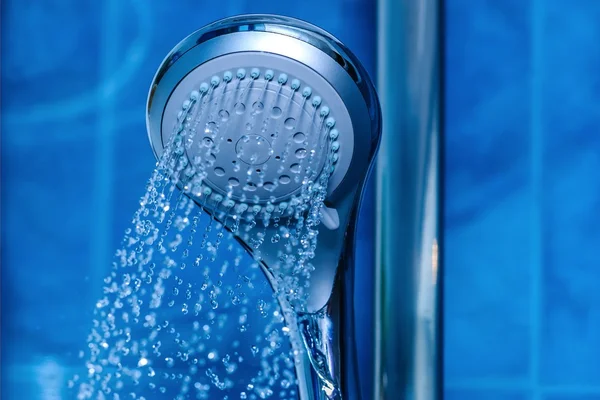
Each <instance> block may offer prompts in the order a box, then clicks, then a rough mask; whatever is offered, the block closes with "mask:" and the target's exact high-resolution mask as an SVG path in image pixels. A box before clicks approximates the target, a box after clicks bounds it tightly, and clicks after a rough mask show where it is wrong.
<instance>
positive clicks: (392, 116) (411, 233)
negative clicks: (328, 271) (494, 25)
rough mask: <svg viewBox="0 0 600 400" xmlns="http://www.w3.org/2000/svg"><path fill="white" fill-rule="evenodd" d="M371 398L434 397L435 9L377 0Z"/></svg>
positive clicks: (437, 376) (412, 1)
mask: <svg viewBox="0 0 600 400" xmlns="http://www.w3.org/2000/svg"><path fill="white" fill-rule="evenodd" d="M378 8H379V10H378V19H379V21H378V24H379V49H378V61H379V70H378V84H379V95H380V100H381V105H382V113H383V130H384V131H383V134H382V143H381V148H380V153H379V159H378V165H377V198H378V204H377V261H376V268H377V271H376V284H377V290H376V295H377V299H376V312H375V329H376V341H375V359H376V360H375V382H376V385H375V391H376V393H375V395H374V398H375V399H378V400H405V399H406V400H433V399H441V398H442V379H441V378H442V374H441V369H442V363H441V357H442V351H441V346H440V344H441V337H442V332H441V326H442V324H441V316H442V315H441V288H442V284H441V279H440V278H441V276H442V274H441V269H440V263H439V256H438V254H441V252H440V245H441V243H440V223H439V215H440V209H441V205H440V200H439V199H440V188H441V187H440V184H439V182H440V179H439V178H440V166H441V161H440V160H441V159H440V157H441V153H440V144H441V143H440V138H441V135H440V84H441V79H440V67H439V65H440V59H441V57H440V49H441V46H440V45H441V43H440V40H439V31H440V28H439V25H440V22H441V19H440V15H441V6H440V0H380V1H379V5H378Z"/></svg>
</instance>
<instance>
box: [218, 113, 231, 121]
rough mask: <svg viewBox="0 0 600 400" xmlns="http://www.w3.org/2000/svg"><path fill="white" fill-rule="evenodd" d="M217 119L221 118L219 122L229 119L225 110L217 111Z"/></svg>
mask: <svg viewBox="0 0 600 400" xmlns="http://www.w3.org/2000/svg"><path fill="white" fill-rule="evenodd" d="M219 118H221V121H223V122H225V121H227V120H228V119H229V112H228V111H227V110H221V111H219Z"/></svg>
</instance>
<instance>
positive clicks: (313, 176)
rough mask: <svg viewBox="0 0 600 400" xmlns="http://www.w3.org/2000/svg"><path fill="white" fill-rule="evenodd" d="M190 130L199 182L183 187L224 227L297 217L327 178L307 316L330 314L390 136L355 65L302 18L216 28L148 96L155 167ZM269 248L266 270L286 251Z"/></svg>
mask: <svg viewBox="0 0 600 400" xmlns="http://www.w3.org/2000/svg"><path fill="white" fill-rule="evenodd" d="M184 127H185V128H186V129H187V130H188V131H189V132H191V133H190V134H189V135H188V136H187V137H186V138H185V139H180V140H182V141H185V142H186V143H185V145H181V149H182V150H181V152H183V153H185V156H184V157H183V163H182V164H181V163H180V165H179V166H178V168H179V169H178V170H177V172H178V173H179V174H180V175H181V176H187V177H188V178H189V179H188V180H187V181H186V180H185V179H181V181H180V183H179V185H180V186H184V189H185V192H186V194H188V195H189V196H190V197H192V198H193V199H194V200H195V201H196V202H197V203H198V204H200V205H202V206H203V207H204V208H205V210H207V211H208V212H210V213H212V214H213V215H215V216H217V217H220V219H221V220H224V221H225V220H227V218H228V217H231V216H233V215H239V216H240V218H245V217H248V218H256V219H261V218H262V219H264V218H275V217H280V218H285V217H286V216H290V215H293V214H294V213H295V212H298V206H299V205H302V204H304V201H303V196H305V195H306V193H305V192H306V191H305V190H304V191H303V185H305V184H306V182H307V181H311V182H315V183H316V187H317V188H319V187H318V183H319V179H318V178H319V177H321V176H324V175H326V176H327V179H326V180H323V181H322V182H326V186H327V187H326V188H320V189H321V190H322V192H323V196H324V204H325V207H323V208H322V210H321V212H320V213H321V222H322V225H323V226H324V227H323V228H321V229H320V236H319V249H320V250H319V253H321V254H322V256H319V255H318V254H317V256H316V257H315V258H316V260H315V262H313V264H315V272H314V273H313V275H314V276H313V277H312V278H311V286H313V289H311V292H315V294H314V295H312V294H311V295H310V296H309V297H308V298H309V304H308V309H309V310H312V311H314V310H316V309H319V308H321V307H323V306H324V304H325V303H326V301H327V299H328V298H329V294H330V293H331V289H332V286H333V281H334V278H335V271H336V267H337V263H338V262H337V261H338V259H339V256H340V254H341V251H342V248H343V244H344V234H345V232H346V229H347V226H348V224H349V222H350V217H351V214H353V212H352V211H353V210H355V208H356V206H357V205H358V202H359V199H360V193H361V189H362V186H363V183H364V180H365V177H366V175H367V172H368V169H369V166H370V164H371V162H372V160H373V157H374V154H375V151H376V148H377V145H378V143H379V136H380V110H379V103H378V100H377V96H376V94H375V90H374V88H373V85H372V84H371V82H370V80H369V78H368V76H367V74H366V72H365V71H364V69H363V67H362V66H361V65H360V63H359V62H358V61H357V59H356V58H355V56H353V55H352V53H350V51H348V49H346V48H345V46H344V45H342V44H341V43H340V42H339V41H338V40H337V39H335V38H334V37H333V36H331V35H330V34H328V33H327V32H325V31H323V30H321V29H319V28H317V27H315V26H313V25H310V24H308V23H306V22H303V21H299V20H296V19H292V18H287V17H280V16H271V15H246V16H237V17H232V18H226V19H223V20H220V21H217V22H215V23H212V24H210V25H208V26H206V27H204V28H202V29H200V30H198V31H196V32H195V33H193V34H191V35H190V36H188V37H187V38H185V39H184V40H183V41H182V42H180V43H179V44H178V45H177V46H176V47H175V48H174V49H173V50H172V51H171V53H170V54H169V55H168V56H167V57H166V59H165V60H164V61H163V63H162V65H161V66H160V68H159V70H158V72H157V73H156V76H155V78H154V80H153V82H152V86H151V89H150V94H149V97H148V107H147V128H148V135H149V138H150V143H151V145H152V148H153V150H154V152H155V154H156V156H157V157H161V156H162V154H163V152H165V150H166V148H168V147H169V145H170V144H171V143H172V142H173V140H174V139H173V138H174V137H175V140H177V135H176V134H177V131H180V130H183V129H184ZM175 169H177V167H175ZM192 176H200V177H201V178H200V179H196V180H194V179H191V177H192ZM185 182H188V183H187V184H186V183H185ZM312 190H316V189H315V188H312ZM322 231H328V232H326V233H325V234H323V235H321V233H323V232H322ZM241 239H242V240H243V239H244V238H243V237H241ZM323 242H324V243H323ZM265 245H266V246H263V248H262V252H261V254H262V261H263V262H264V263H265V264H266V265H267V266H268V265H269V264H270V263H275V262H276V260H275V258H276V256H277V251H276V248H277V245H276V244H275V245H272V246H271V245H270V244H267V243H265ZM248 247H250V246H248ZM325 253H327V254H325Z"/></svg>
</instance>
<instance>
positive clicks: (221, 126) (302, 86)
mask: <svg viewBox="0 0 600 400" xmlns="http://www.w3.org/2000/svg"><path fill="white" fill-rule="evenodd" d="M184 119H185V121H184ZM182 124H183V126H184V127H185V128H186V130H187V131H188V132H191V134H189V137H188V142H187V145H186V146H185V153H186V156H187V159H188V160H189V165H192V166H193V168H194V174H200V175H201V176H202V186H201V187H198V188H196V189H194V190H193V189H192V188H190V193H191V195H192V196H195V197H197V198H198V199H197V201H202V200H201V199H200V197H202V195H203V194H204V193H205V192H206V193H208V192H210V194H211V196H212V197H213V198H216V199H222V200H221V201H220V202H215V201H211V202H207V203H206V205H205V206H206V207H208V208H211V207H215V205H217V206H218V207H219V208H220V210H221V211H222V210H223V209H227V210H229V212H235V208H233V207H232V201H233V202H235V203H236V204H250V205H253V206H256V205H259V206H260V207H267V206H269V205H270V206H271V207H279V206H280V205H282V204H283V205H289V204H295V203H298V204H299V203H301V202H302V188H303V184H305V183H306V182H307V181H313V182H314V181H315V180H317V178H318V177H319V176H320V175H322V174H324V173H326V174H331V176H330V178H329V182H330V184H329V185H328V190H329V191H333V190H334V189H335V188H336V187H337V186H338V185H339V184H340V182H341V180H342V179H343V177H344V175H345V173H346V172H347V170H348V167H349V165H350V160H351V157H352V154H353V151H354V138H353V135H352V121H351V118H350V115H349V112H348V109H347V108H346V106H345V104H344V102H343V100H342V99H341V98H340V96H339V95H338V94H337V92H336V91H335V90H334V88H333V87H332V86H331V85H330V84H329V83H328V82H327V81H326V80H325V79H324V78H323V77H322V76H321V75H319V74H317V73H316V72H315V71H314V70H312V69H311V68H308V67H307V66H305V65H303V64H301V63H299V62H297V61H295V60H293V59H290V58H287V57H282V56H280V55H276V54H271V53H258V52H242V53H233V54H226V55H222V56H220V57H217V58H214V59H211V60H209V61H207V62H205V63H203V64H201V65H200V66H198V67H196V68H195V69H194V70H192V71H191V72H190V73H189V74H187V75H186V76H185V77H184V78H183V79H182V80H181V81H180V82H179V84H178V85H177V86H176V87H175V89H174V90H173V92H172V93H171V95H170V98H169V100H168V102H167V104H166V107H165V112H164V114H163V118H162V127H161V132H162V136H161V143H162V146H166V145H167V144H168V143H169V141H170V140H172V136H173V131H174V128H175V130H177V127H178V126H180V125H182ZM207 189H208V190H207ZM292 209H293V208H292V207H290V208H289V209H288V211H287V212H291V210H292Z"/></svg>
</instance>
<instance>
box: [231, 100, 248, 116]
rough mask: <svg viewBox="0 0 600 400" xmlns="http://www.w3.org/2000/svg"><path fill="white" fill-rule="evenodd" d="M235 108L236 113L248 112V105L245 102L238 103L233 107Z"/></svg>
mask: <svg viewBox="0 0 600 400" xmlns="http://www.w3.org/2000/svg"><path fill="white" fill-rule="evenodd" d="M233 108H234V109H235V112H236V114H239V115H241V114H243V113H244V112H246V105H245V104H244V103H236V104H235V106H234V107H233Z"/></svg>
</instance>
